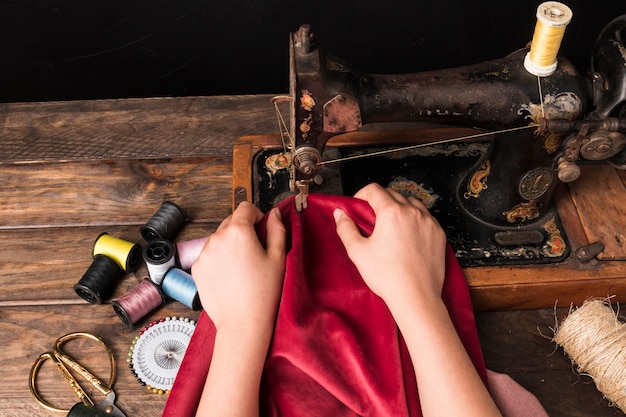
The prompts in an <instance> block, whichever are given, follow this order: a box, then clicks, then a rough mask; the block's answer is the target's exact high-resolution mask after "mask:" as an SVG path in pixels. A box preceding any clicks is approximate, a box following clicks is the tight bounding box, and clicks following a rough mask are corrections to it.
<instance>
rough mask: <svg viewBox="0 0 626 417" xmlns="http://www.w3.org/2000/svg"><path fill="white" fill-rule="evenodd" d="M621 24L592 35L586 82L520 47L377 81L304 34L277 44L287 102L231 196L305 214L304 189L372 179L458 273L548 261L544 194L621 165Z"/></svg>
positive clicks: (625, 75) (624, 20)
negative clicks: (389, 191)
mask: <svg viewBox="0 0 626 417" xmlns="http://www.w3.org/2000/svg"><path fill="white" fill-rule="evenodd" d="M625 28H626V15H624V16H621V17H618V18H616V19H614V20H613V21H611V22H610V23H609V24H608V25H607V26H606V27H605V29H604V30H603V31H602V33H601V34H600V35H599V37H598V38H597V41H596V43H595V46H594V48H593V51H591V68H590V70H589V71H588V72H587V73H580V72H579V71H578V70H577V69H576V68H574V67H573V65H572V64H571V63H570V62H568V61H567V60H566V59H565V58H563V57H559V58H558V65H557V64H555V67H554V68H553V69H552V70H551V71H552V72H551V73H550V74H548V75H546V74H543V75H536V74H533V73H531V72H530V71H529V69H528V68H527V65H526V64H525V61H527V60H528V54H529V48H524V49H521V50H519V51H516V52H513V53H511V54H510V55H509V56H506V57H504V58H501V59H496V60H493V61H488V62H483V63H479V64H475V65H469V66H464V67H459V68H452V69H444V70H438V71H428V72H422V73H414V74H385V75H379V74H367V73H363V72H360V71H358V70H356V69H354V68H351V67H350V65H348V64H347V63H345V62H343V61H342V60H340V59H336V58H333V57H329V56H327V55H326V54H324V53H323V51H322V50H320V48H319V46H318V45H317V43H316V38H315V36H314V33H313V32H312V30H311V28H310V27H309V26H308V25H303V26H301V27H300V28H299V30H298V31H297V32H295V33H292V34H291V36H290V92H289V96H285V97H276V98H275V99H274V100H273V101H274V105H275V106H276V107H277V109H280V106H287V107H289V113H290V115H289V122H288V123H287V122H284V120H283V119H281V117H279V125H280V124H281V120H282V128H281V135H280V137H279V138H277V139H276V140H275V142H274V144H273V145H269V146H265V147H264V148H263V150H262V151H260V152H258V153H256V154H255V155H254V156H253V158H252V173H251V174H252V184H251V187H250V189H245V188H246V187H238V188H237V189H235V199H244V198H247V199H250V200H252V201H254V203H255V204H257V205H258V206H259V207H260V208H261V209H262V210H267V209H269V208H270V207H271V206H273V205H274V204H276V203H277V202H279V201H281V200H282V199H284V198H286V197H287V196H290V195H293V194H296V197H295V204H296V205H297V209H298V210H306V209H307V196H308V195H309V194H310V193H337V194H344V195H352V194H353V193H354V192H355V191H356V190H358V189H359V188H361V187H362V186H363V185H365V184H367V183H369V182H372V181H376V182H378V183H380V184H381V185H383V186H386V187H391V188H394V189H396V190H397V191H399V192H401V193H404V194H406V195H413V196H415V197H417V198H420V199H421V200H422V202H424V203H425V204H426V205H427V206H428V207H429V209H430V210H431V213H433V215H434V216H435V217H436V218H437V219H438V220H439V222H440V223H441V224H442V226H443V227H444V229H445V230H446V232H447V235H448V238H449V240H450V242H451V244H452V246H453V248H454V249H455V251H456V253H457V256H458V258H459V260H460V262H461V264H462V265H464V266H481V265H491V264H498V265H507V264H511V265H512V264H527V263H551V262H558V261H561V260H563V259H565V257H567V256H568V254H569V252H570V245H569V244H568V238H567V234H566V233H565V230H563V226H562V224H561V220H560V219H559V216H558V214H557V212H556V210H555V208H554V204H553V194H554V191H555V190H556V189H557V187H558V186H559V184H561V183H568V182H572V181H576V180H577V179H578V178H579V177H580V175H581V168H580V167H581V166H582V165H585V164H590V163H599V162H600V163H606V164H610V165H612V166H614V167H616V168H618V169H622V170H623V169H626V150H625V149H624V148H625V144H626V136H625V135H624V132H626V46H625V45H624V43H623V42H622V31H623V30H624V29H625ZM451 126H454V127H455V129H450V127H451ZM442 127H443V128H442ZM350 132H352V133H350ZM450 132H454V135H452V136H451V133H450ZM235 177H237V173H235ZM248 193H251V194H252V195H248Z"/></svg>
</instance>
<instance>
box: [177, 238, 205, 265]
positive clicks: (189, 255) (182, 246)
mask: <svg viewBox="0 0 626 417" xmlns="http://www.w3.org/2000/svg"><path fill="white" fill-rule="evenodd" d="M207 239H208V237H200V238H197V239H192V240H185V241H182V242H178V243H176V254H177V256H178V265H179V266H180V268H181V269H183V270H187V271H188V270H190V269H191V265H193V263H194V262H195V261H196V259H198V256H199V255H200V252H201V251H202V248H203V247H204V244H205V243H206V241H207Z"/></svg>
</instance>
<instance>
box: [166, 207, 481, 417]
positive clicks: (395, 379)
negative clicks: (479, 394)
mask: <svg viewBox="0 0 626 417" xmlns="http://www.w3.org/2000/svg"><path fill="white" fill-rule="evenodd" d="M308 204H309V206H308V208H307V209H306V210H304V211H303V212H301V213H298V212H296V210H295V205H294V201H293V199H288V200H286V201H284V202H283V203H281V204H280V205H279V207H280V210H281V213H282V218H283V222H284V223H285V225H286V226H287V232H288V241H289V242H290V247H289V248H288V253H287V260H286V272H285V282H284V288H283V294H282V298H281V301H280V306H279V309H278V315H277V321H276V327H275V334H274V337H273V339H272V343H271V346H270V349H269V352H268V356H267V360H266V363H265V368H264V372H263V377H262V381H261V404H260V410H261V415H262V416H271V417H277V416H283V417H289V416H294V417H301V416H324V417H327V416H333V417H353V416H377V417H384V416H389V417H402V416H421V411H420V405H419V398H418V395H417V387H416V382H415V375H414V371H413V367H412V364H411V360H410V358H409V354H408V351H407V348H406V345H405V343H404V341H403V339H402V337H401V335H400V333H399V331H398V328H397V326H396V324H395V322H394V320H393V317H392V316H391V313H390V312H389V310H388V308H387V306H386V305H385V303H384V302H383V301H382V299H381V298H379V297H378V296H376V295H375V294H374V293H372V291H371V290H370V289H369V288H368V287H367V286H366V285H365V283H364V282H363V280H362V278H361V277H360V275H359V273H358V271H357V270H356V267H355V266H354V264H353V263H352V261H350V259H349V258H348V256H347V254H346V252H345V249H344V247H343V244H342V243H341V241H340V239H339V237H338V236H337V234H336V231H335V221H334V219H333V214H332V213H333V210H334V209H335V208H336V207H340V208H342V209H343V210H344V211H345V212H346V213H347V214H348V215H349V216H350V217H351V218H353V219H354V220H355V222H356V223H357V225H358V226H359V227H360V228H361V231H362V233H364V234H365V235H369V234H370V233H371V232H372V230H373V227H374V223H375V216H374V213H373V211H372V210H371V208H370V206H369V205H368V204H367V203H366V202H364V201H362V200H358V199H354V198H351V197H341V196H328V195H310V196H309V198H308ZM258 232H259V237H260V239H261V241H263V240H264V235H265V229H264V223H263V222H262V223H260V224H259V228H258ZM423 244H428V242H424V243H423ZM241 261H242V262H245V259H242V260H241ZM442 298H443V300H444V302H445V304H446V306H447V308H448V311H449V313H450V317H451V318H452V321H453V323H454V325H455V327H456V330H457V332H458V334H459V336H460V338H461V340H462V342H463V344H464V345H465V348H466V349H467V352H468V353H469V356H470V357H471V359H472V361H473V363H474V366H475V367H476V369H477V371H478V373H479V374H480V376H481V378H482V379H483V381H484V382H485V383H487V373H486V369H485V365H484V361H483V357H482V352H481V348H480V343H479V340H478V335H477V330H476V324H475V321H474V313H473V310H472V305H471V301H470V295H469V289H468V287H467V283H466V281H465V277H464V275H463V272H462V270H461V268H460V266H459V264H458V262H457V260H456V257H455V256H454V253H453V251H452V249H451V248H450V246H448V247H447V253H446V280H445V283H444V286H443V293H442ZM233 302H236V300H233ZM214 338H215V328H214V326H213V324H212V322H211V320H210V318H209V317H208V316H207V315H206V314H205V313H204V312H203V313H202V314H201V317H200V319H199V320H198V323H197V326H196V330H195V332H194V335H193V337H192V339H191V342H190V344H189V346H188V348H187V352H186V354H185V358H184V360H183V363H182V364H181V368H180V369H179V371H178V375H177V378H176V381H175V383H174V387H173V389H172V391H171V394H170V396H169V399H168V401H167V403H166V406H165V410H164V413H163V416H164V417H190V416H193V415H194V413H195V410H196V407H197V405H198V401H199V399H200V394H201V392H202V389H203V385H204V381H205V379H206V376H207V373H208V369H209V366H210V363H211V355H212V348H213V342H214Z"/></svg>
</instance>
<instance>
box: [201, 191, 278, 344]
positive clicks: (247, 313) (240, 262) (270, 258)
mask: <svg viewBox="0 0 626 417" xmlns="http://www.w3.org/2000/svg"><path fill="white" fill-rule="evenodd" d="M262 218H263V213H262V212H261V211H260V210H259V209H258V208H257V207H255V206H254V205H252V204H250V203H247V202H244V203H241V204H240V205H239V206H238V207H237V209H236V210H235V212H234V213H233V214H232V215H231V216H229V217H228V218H226V219H225V220H224V221H223V222H222V224H221V225H220V226H219V227H218V229H217V230H216V231H215V233H214V234H213V235H211V236H210V237H209V238H208V240H207V242H206V243H205V245H204V247H203V249H202V252H201V253H200V255H199V256H198V259H197V260H196V262H195V263H194V264H193V266H192V276H193V277H194V281H195V282H196V286H197V287H198V293H199V295H200V300H201V301H202V305H203V307H204V309H205V311H206V313H207V314H208V315H209V317H210V318H211V320H212V321H213V323H214V324H215V326H216V328H217V329H218V330H220V329H229V330H237V331H239V330H243V331H247V330H250V331H265V332H267V331H270V334H271V330H272V329H273V326H274V320H275V315H276V309H277V307H278V303H279V300H280V295H281V291H282V283H283V278H284V272H285V234H286V232H285V226H284V225H283V223H282V221H281V219H280V212H279V211H278V209H273V210H272V211H271V212H270V213H269V215H268V219H267V245H266V248H264V247H263V246H262V245H261V243H260V242H259V239H258V237H257V233H256V231H255V228H254V225H255V224H256V223H258V222H259V221H260V220H261V219H262Z"/></svg>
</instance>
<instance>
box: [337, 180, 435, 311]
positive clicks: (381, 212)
mask: <svg viewBox="0 0 626 417" xmlns="http://www.w3.org/2000/svg"><path fill="white" fill-rule="evenodd" d="M354 197H356V198H359V199H362V200H365V201H367V202H368V203H369V204H370V206H371V207H372V209H373V210H374V213H375V215H376V221H375V225H374V231H373V232H372V234H371V236H369V237H363V236H362V235H361V233H360V232H359V230H358V229H357V226H356V225H355V223H354V221H353V220H352V219H351V218H349V217H348V216H347V215H346V213H345V212H343V211H342V210H340V209H336V210H335V213H334V215H335V221H336V224H337V233H338V235H339V237H340V238H341V240H342V242H343V244H344V246H345V248H346V251H347V253H348V256H349V257H350V259H351V260H352V261H353V262H354V264H355V265H356V267H357V269H358V271H359V273H360V274H361V276H362V277H363V280H364V281H365V283H366V284H367V285H368V287H369V288H370V289H371V290H372V291H373V292H374V293H375V294H377V295H378V296H380V297H381V298H382V299H383V300H384V301H385V302H386V303H387V305H388V306H389V307H390V308H391V307H392V306H393V305H394V304H397V303H402V302H403V301H405V302H413V301H419V299H420V298H421V297H437V298H438V299H440V298H441V291H442V287H443V281H444V276H445V251H446V237H445V234H444V232H443V230H442V229H441V227H440V226H439V223H438V222H437V220H435V218H433V217H432V216H431V215H430V213H429V212H428V209H427V208H426V207H425V206H424V204H422V203H421V202H420V201H419V200H417V199H415V198H412V197H409V198H406V197H404V196H403V195H401V194H399V193H398V192H396V191H393V190H389V189H384V188H382V187H381V186H380V185H378V184H375V183H373V184H369V185H367V186H365V187H364V188H362V189H361V190H359V191H358V192H357V193H356V194H355V195H354ZM407 297H408V298H407ZM416 298H417V300H416Z"/></svg>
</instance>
